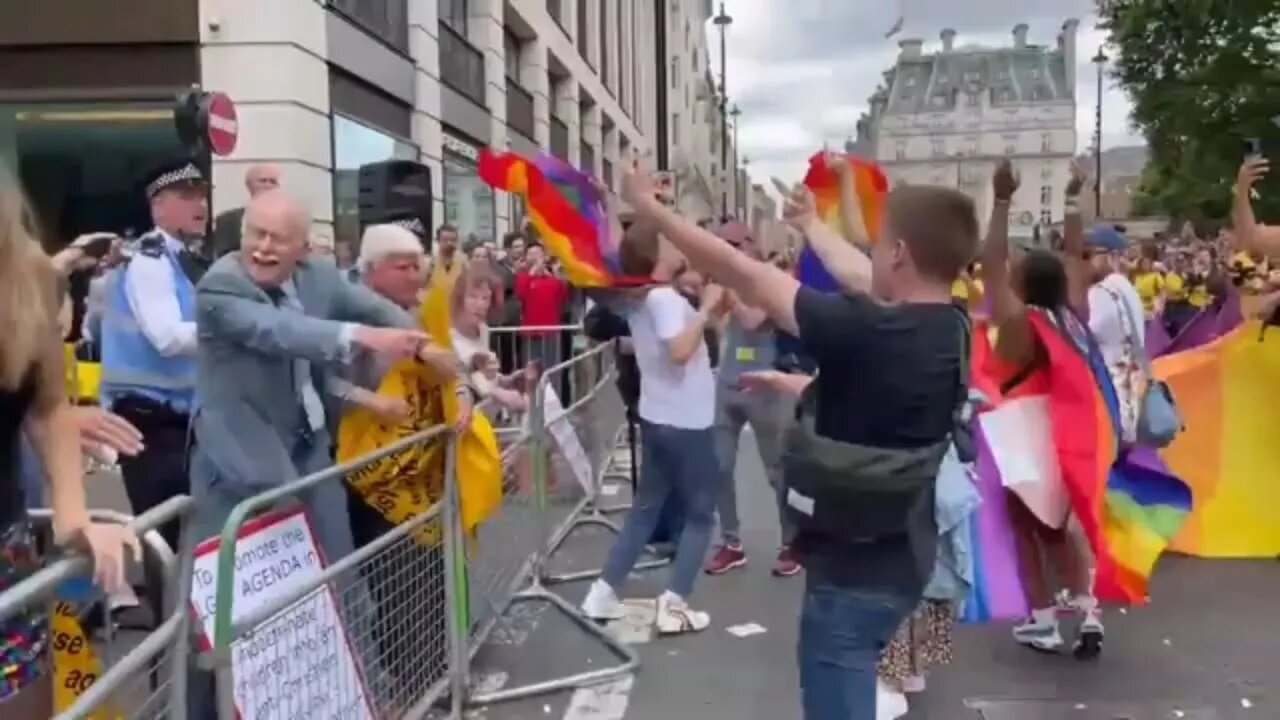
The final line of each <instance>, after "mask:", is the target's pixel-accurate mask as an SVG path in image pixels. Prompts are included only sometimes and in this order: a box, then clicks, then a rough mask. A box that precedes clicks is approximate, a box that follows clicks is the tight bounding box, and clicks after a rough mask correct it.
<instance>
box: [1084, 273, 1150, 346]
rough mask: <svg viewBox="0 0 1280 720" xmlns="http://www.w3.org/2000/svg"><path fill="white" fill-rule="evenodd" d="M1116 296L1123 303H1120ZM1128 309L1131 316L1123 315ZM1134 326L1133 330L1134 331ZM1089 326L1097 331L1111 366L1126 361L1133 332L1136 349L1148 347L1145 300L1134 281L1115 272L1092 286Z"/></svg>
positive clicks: (1098, 338)
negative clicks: (1126, 348) (1139, 293)
mask: <svg viewBox="0 0 1280 720" xmlns="http://www.w3.org/2000/svg"><path fill="white" fill-rule="evenodd" d="M1113 296H1115V297H1113ZM1116 297H1118V298H1120V300H1121V302H1120V303H1117V302H1116ZM1122 312H1127V313H1128V315H1129V317H1128V318H1125V317H1124V316H1123V315H1121V313H1122ZM1130 328H1132V330H1130ZM1089 329H1090V330H1092V331H1093V336H1094V338H1096V339H1097V341H1098V348H1099V349H1100V350H1101V351H1102V359H1103V360H1105V361H1106V363H1107V367H1108V368H1115V367H1116V366H1118V365H1120V364H1121V363H1123V362H1125V360H1126V357H1125V338H1126V337H1127V336H1128V335H1129V334H1130V333H1131V332H1132V333H1135V334H1136V335H1137V337H1135V338H1133V342H1134V344H1135V349H1136V350H1138V351H1145V349H1146V321H1145V319H1144V315H1143V312H1142V300H1141V298H1139V297H1138V291H1137V289H1135V288H1134V287H1133V283H1131V282H1129V279H1128V278H1126V277H1125V276H1123V275H1121V274H1120V273H1111V274H1110V275H1108V276H1107V277H1105V278H1103V279H1102V280H1101V281H1100V282H1098V283H1096V284H1094V286H1093V287H1091V288H1089Z"/></svg>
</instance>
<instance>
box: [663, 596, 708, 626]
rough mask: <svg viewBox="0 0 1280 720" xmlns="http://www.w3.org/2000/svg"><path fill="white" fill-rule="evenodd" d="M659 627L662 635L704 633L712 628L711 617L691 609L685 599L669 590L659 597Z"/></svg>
mask: <svg viewBox="0 0 1280 720" xmlns="http://www.w3.org/2000/svg"><path fill="white" fill-rule="evenodd" d="M657 625H658V633H659V634H661V635H679V634H681V633H689V632H702V631H703V630H706V629H707V628H708V627H710V626H711V616H710V615H708V614H707V613H704V612H700V611H698V610H693V609H691V608H690V607H689V605H688V604H687V603H685V601H684V598H682V597H680V596H679V595H677V594H675V593H673V592H671V591H670V590H668V591H666V592H664V593H662V594H661V595H659V596H658V618H657Z"/></svg>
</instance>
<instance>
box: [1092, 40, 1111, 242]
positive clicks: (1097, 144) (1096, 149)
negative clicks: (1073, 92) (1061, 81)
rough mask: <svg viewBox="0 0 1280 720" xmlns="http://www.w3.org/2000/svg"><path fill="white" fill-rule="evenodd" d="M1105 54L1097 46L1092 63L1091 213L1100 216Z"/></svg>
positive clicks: (1100, 47)
mask: <svg viewBox="0 0 1280 720" xmlns="http://www.w3.org/2000/svg"><path fill="white" fill-rule="evenodd" d="M1108 59H1109V58H1108V57H1107V54H1106V53H1105V52H1103V51H1102V46H1101V45H1099V46H1098V54H1097V55H1094V56H1093V63H1094V64H1095V65H1097V66H1098V108H1097V110H1096V112H1095V114H1094V118H1093V127H1094V129H1093V132H1094V136H1093V213H1094V216H1095V217H1099V218H1100V217H1102V76H1103V73H1104V72H1105V71H1106V68H1107V60H1108Z"/></svg>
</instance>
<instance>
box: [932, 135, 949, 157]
mask: <svg viewBox="0 0 1280 720" xmlns="http://www.w3.org/2000/svg"><path fill="white" fill-rule="evenodd" d="M929 145H930V149H931V151H932V152H933V155H934V157H938V156H939V155H946V154H947V146H946V144H945V143H943V141H942V138H933V140H931V141H930V142H929Z"/></svg>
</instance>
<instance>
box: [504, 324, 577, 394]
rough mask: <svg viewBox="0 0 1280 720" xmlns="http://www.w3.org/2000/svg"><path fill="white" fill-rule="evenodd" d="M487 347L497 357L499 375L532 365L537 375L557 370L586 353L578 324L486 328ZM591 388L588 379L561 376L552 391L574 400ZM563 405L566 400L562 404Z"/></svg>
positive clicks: (575, 376) (567, 375) (570, 375)
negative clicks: (534, 365) (575, 357)
mask: <svg viewBox="0 0 1280 720" xmlns="http://www.w3.org/2000/svg"><path fill="white" fill-rule="evenodd" d="M489 347H490V349H491V350H493V353H494V354H495V355H497V356H498V362H499V364H500V365H501V366H502V371H503V372H512V371H514V370H517V369H520V368H523V367H525V366H526V365H527V364H528V363H530V362H533V363H536V364H537V365H538V369H539V371H541V372H544V373H545V372H547V371H548V370H550V369H551V368H553V367H558V366H560V365H563V364H564V363H565V362H567V361H568V360H569V359H570V358H572V357H574V356H576V355H579V354H581V353H582V352H584V351H586V350H587V347H588V342H587V338H586V336H585V335H583V334H582V325H581V324H573V325H536V326H534V325H526V326H518V325H503V326H500V327H490V328H489ZM592 385H593V383H592V381H591V379H590V378H588V377H582V376H579V375H576V374H561V375H560V377H558V378H557V383H556V392H558V393H559V394H560V395H561V396H562V397H576V396H577V395H579V394H580V390H579V389H581V390H587V389H590V388H591V386H592ZM566 402H567V401H566Z"/></svg>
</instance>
